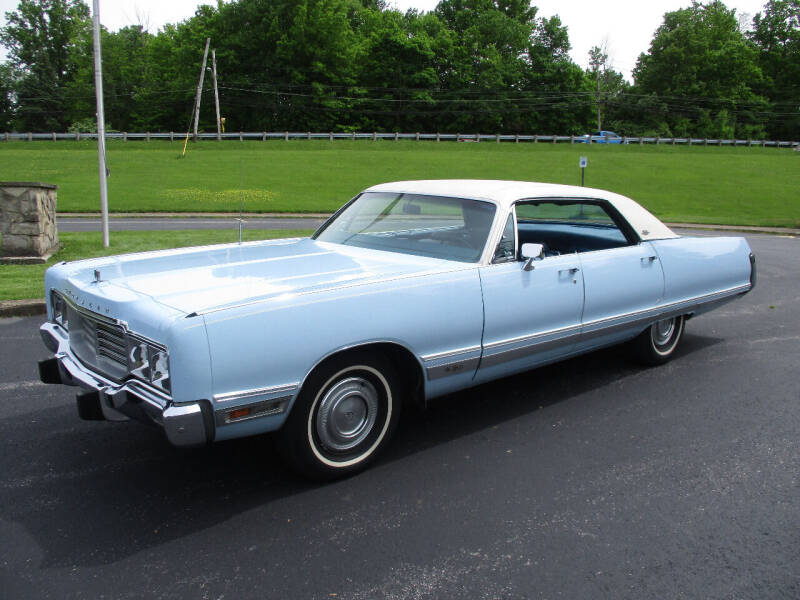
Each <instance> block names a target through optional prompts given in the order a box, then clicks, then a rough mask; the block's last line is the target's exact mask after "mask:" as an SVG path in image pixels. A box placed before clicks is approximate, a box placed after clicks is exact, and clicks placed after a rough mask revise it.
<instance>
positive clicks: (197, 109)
mask: <svg viewBox="0 0 800 600" xmlns="http://www.w3.org/2000/svg"><path fill="white" fill-rule="evenodd" d="M210 43H211V38H206V49H205V50H204V51H203V66H202V67H200V81H198V82H197V96H196V97H195V100H194V141H197V122H198V121H199V120H200V95H201V94H202V93H203V78H204V77H205V74H206V63H207V62H208V45H209V44H210Z"/></svg>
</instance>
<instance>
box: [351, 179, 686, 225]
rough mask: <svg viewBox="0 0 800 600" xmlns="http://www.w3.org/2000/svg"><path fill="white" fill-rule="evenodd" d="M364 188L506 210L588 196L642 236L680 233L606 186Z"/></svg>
mask: <svg viewBox="0 0 800 600" xmlns="http://www.w3.org/2000/svg"><path fill="white" fill-rule="evenodd" d="M365 191H367V192H393V193H404V194H422V195H427V196H445V197H452V198H470V199H474V200H487V201H489V202H493V203H495V204H497V205H498V206H499V207H500V208H501V209H503V210H505V211H508V210H510V209H511V207H512V206H513V204H514V203H515V202H517V201H519V200H528V199H532V198H565V199H572V198H588V199H594V200H605V201H607V202H609V203H610V204H611V205H612V206H613V207H614V208H616V209H617V211H619V213H620V214H621V215H622V216H623V217H624V218H625V219H626V220H627V221H628V223H630V224H631V226H632V227H633V229H634V230H635V231H636V233H637V234H638V235H639V237H640V238H641V239H642V240H661V239H665V238H676V237H679V236H678V235H677V234H676V233H675V232H673V231H672V230H671V229H670V228H669V227H667V226H666V225H664V224H663V223H662V222H661V221H659V220H658V219H657V218H656V217H655V216H653V215H652V214H651V213H650V212H648V211H647V209H645V208H644V207H642V206H641V205H639V204H638V203H636V202H635V201H633V200H631V199H630V198H627V197H625V196H620V195H619V194H615V193H614V192H608V191H606V190H596V189H593V188H586V187H577V186H573V185H559V184H555V183H535V182H528V181H499V180H491V179H429V180H420V181H395V182H392V183H381V184H379V185H375V186H372V187H371V188H368V189H367V190H365Z"/></svg>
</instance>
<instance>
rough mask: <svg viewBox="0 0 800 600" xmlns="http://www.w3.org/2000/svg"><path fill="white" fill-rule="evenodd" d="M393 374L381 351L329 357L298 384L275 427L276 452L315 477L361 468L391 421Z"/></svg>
mask: <svg viewBox="0 0 800 600" xmlns="http://www.w3.org/2000/svg"><path fill="white" fill-rule="evenodd" d="M399 387H400V386H399V385H398V376H397V373H396V371H395V370H394V368H393V367H392V365H391V364H390V363H389V362H388V361H387V360H386V359H384V358H383V357H382V356H376V355H373V354H367V353H365V352H354V353H350V354H347V355H344V356H342V357H335V358H333V359H331V360H330V361H328V362H326V363H324V364H323V365H322V366H321V367H320V368H318V369H317V370H315V371H314V372H313V373H312V374H311V375H310V376H309V378H308V379H307V380H306V382H305V384H304V385H303V389H302V390H301V391H300V395H299V396H298V397H297V400H296V401H295V405H294V407H293V408H292V411H291V413H290V414H289V417H288V419H287V420H286V423H285V424H284V426H283V427H282V428H281V430H280V431H279V432H278V444H279V445H278V451H279V452H280V453H281V454H282V455H283V457H284V458H285V459H286V460H287V462H289V463H290V464H291V465H292V466H293V467H294V468H295V469H296V470H297V471H299V472H301V473H302V474H304V475H306V476H309V477H312V478H314V479H320V480H331V479H336V478H339V477H345V476H347V475H351V474H353V473H355V472H357V471H360V470H361V469H363V468H365V467H366V466H367V465H368V464H369V463H370V462H372V460H374V458H375V457H376V456H377V454H378V452H379V451H380V450H381V449H382V448H383V447H384V446H385V445H386V442H387V441H388V440H389V438H390V437H391V435H392V433H393V432H394V429H395V427H396V425H397V421H398V418H399V413H400V405H401V401H400V398H399V397H398V390H399Z"/></svg>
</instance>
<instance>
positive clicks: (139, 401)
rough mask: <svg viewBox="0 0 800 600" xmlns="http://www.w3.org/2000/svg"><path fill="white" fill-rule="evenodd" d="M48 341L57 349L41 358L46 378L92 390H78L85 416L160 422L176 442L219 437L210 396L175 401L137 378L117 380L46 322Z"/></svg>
mask: <svg viewBox="0 0 800 600" xmlns="http://www.w3.org/2000/svg"><path fill="white" fill-rule="evenodd" d="M39 331H40V333H41V336H42V339H43V340H44V343H45V345H46V346H47V347H48V348H49V349H50V350H52V351H53V352H54V353H55V356H54V357H53V358H49V359H47V360H43V361H41V362H40V363H39V378H40V379H41V381H42V382H43V383H63V384H65V385H72V386H78V387H81V388H83V389H85V390H89V393H88V394H79V395H78V398H77V403H78V409H79V410H78V412H79V414H80V416H81V418H89V419H97V418H100V416H101V415H102V418H104V419H105V420H108V421H125V420H128V419H129V418H132V419H136V420H138V421H143V422H145V423H155V424H156V425H158V426H160V427H162V428H163V429H164V433H165V434H166V436H167V439H168V440H169V441H170V443H172V444H173V445H174V446H199V445H202V444H205V443H207V442H209V441H211V440H212V439H213V437H214V425H213V414H212V410H211V406H210V405H208V403H207V402H186V403H180V404H176V403H174V402H173V401H172V399H171V398H169V397H168V396H166V395H163V394H160V393H158V392H156V391H155V390H153V389H152V388H150V387H148V386H145V385H144V384H142V383H140V382H139V381H136V380H128V381H124V382H122V383H119V382H115V381H112V380H110V379H107V378H105V377H103V376H102V375H100V374H99V373H95V372H94V371H91V370H89V369H87V368H86V367H85V366H84V365H83V364H81V362H80V361H79V360H78V359H77V357H76V356H75V355H74V354H73V353H72V351H71V350H70V347H69V336H68V334H67V332H66V331H65V330H64V329H63V328H62V327H60V326H59V325H56V324H55V323H51V322H47V323H45V324H44V325H42V326H41V328H40V329H39Z"/></svg>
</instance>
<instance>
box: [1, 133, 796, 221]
mask: <svg viewBox="0 0 800 600" xmlns="http://www.w3.org/2000/svg"><path fill="white" fill-rule="evenodd" d="M181 147H182V143H179V142H177V141H176V142H173V143H170V142H168V141H152V142H149V143H148V142H143V141H136V142H122V141H121V140H110V141H109V143H108V150H107V155H108V164H109V168H110V170H111V176H110V178H109V183H108V185H109V198H110V200H109V204H110V207H111V211H112V212H146V211H178V212H181V211H183V212H186V211H206V212H213V211H222V212H232V211H238V210H239V206H240V203H241V204H242V206H243V207H244V210H245V212H332V211H334V210H335V209H336V208H338V207H339V206H341V205H342V204H343V203H344V202H345V201H347V200H348V199H349V198H351V197H352V196H353V195H354V194H356V193H358V192H359V191H360V190H362V189H364V188H365V187H367V186H369V185H373V184H376V183H380V182H385V181H393V180H401V179H424V178H432V179H442V178H451V177H453V178H489V179H522V180H529V181H545V182H553V183H568V184H579V183H580V169H579V168H578V159H579V157H580V156H587V157H588V159H589V166H588V168H587V171H586V185H587V186H590V187H598V188H604V189H609V190H613V191H615V192H619V193H621V194H624V195H627V196H631V197H632V198H634V199H636V200H638V201H639V202H641V203H642V204H644V205H645V206H646V207H647V208H649V209H650V210H651V211H652V212H654V213H655V214H656V215H658V216H659V217H660V218H661V219H663V220H665V221H672V222H694V223H717V224H731V225H765V226H786V227H800V193H798V189H800V188H798V185H797V172H798V167H800V155H798V154H797V153H795V152H791V151H789V150H787V149H775V148H757V147H752V148H747V147H738V148H727V147H726V148H716V147H697V146H695V147H684V146H667V145H663V146H653V145H645V146H639V145H630V146H622V145H619V146H618V145H598V144H594V145H591V146H587V145H584V144H575V145H570V144H557V145H553V144H545V143H539V144H531V143H520V144H514V143H502V144H497V143H494V142H481V143H478V144H475V143H472V144H458V143H453V142H441V143H436V142H414V141H411V140H408V141H405V140H404V141H400V142H392V141H379V142H372V141H370V140H359V141H349V140H337V141H334V142H329V141H327V140H312V141H304V140H303V141H300V140H297V141H291V142H284V141H282V140H281V141H277V140H273V141H269V142H260V141H247V142H236V141H225V142H214V141H207V142H199V143H197V144H190V146H189V150H188V153H187V155H186V157H185V158H182V159H179V158H178V154H179V153H180V150H181ZM97 178H98V176H97V151H96V144H95V143H94V142H91V141H81V142H70V141H62V142H55V143H54V142H44V141H40V142H7V143H6V142H4V143H0V180H5V181H44V182H47V183H55V184H57V185H58V186H59V192H58V199H59V207H58V208H59V211H62V212H80V211H88V212H97V211H98V210H99V204H100V202H99V192H98V188H97Z"/></svg>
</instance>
